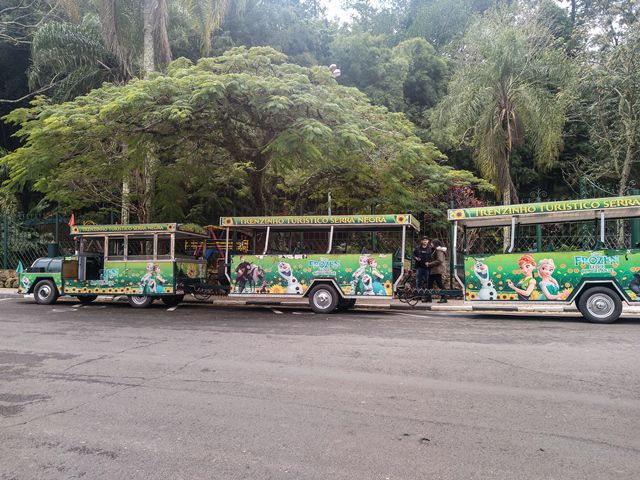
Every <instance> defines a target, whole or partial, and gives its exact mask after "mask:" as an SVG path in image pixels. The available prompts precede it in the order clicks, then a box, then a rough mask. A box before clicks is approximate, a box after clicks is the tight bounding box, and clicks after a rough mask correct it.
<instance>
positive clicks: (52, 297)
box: [33, 280, 60, 305]
mask: <svg viewBox="0 0 640 480" xmlns="http://www.w3.org/2000/svg"><path fill="white" fill-rule="evenodd" d="M59 296H60V294H59V293H58V288H57V287H56V284H55V283H53V282H52V281H51V280H40V281H39V282H38V283H37V284H36V286H35V287H34V288H33V297H34V298H35V300H36V303H38V304H40V305H51V304H53V303H56V300H58V297H59Z"/></svg>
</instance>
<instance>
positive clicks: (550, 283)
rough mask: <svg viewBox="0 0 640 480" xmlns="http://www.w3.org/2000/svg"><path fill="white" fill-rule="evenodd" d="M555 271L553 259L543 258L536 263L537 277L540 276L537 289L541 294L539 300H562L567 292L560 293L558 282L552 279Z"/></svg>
mask: <svg viewBox="0 0 640 480" xmlns="http://www.w3.org/2000/svg"><path fill="white" fill-rule="evenodd" d="M555 269H556V264H555V263H554V262H553V258H544V259H542V260H540V262H538V275H540V282H539V283H538V287H540V291H541V292H542V295H541V298H540V300H564V298H565V296H566V293H567V292H566V291H563V292H561V291H560V286H559V285H558V281H557V280H556V279H555V278H553V272H554V271H555Z"/></svg>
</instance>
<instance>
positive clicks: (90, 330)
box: [0, 298, 640, 480]
mask: <svg viewBox="0 0 640 480" xmlns="http://www.w3.org/2000/svg"><path fill="white" fill-rule="evenodd" d="M0 334H1V337H0V338H1V340H0V478H2V479H3V480H9V479H29V480H31V479H67V478H85V479H109V480H113V479H147V478H153V479H252V480H254V479H366V480H369V479H383V480H384V479H483V480H484V479H509V480H513V479H562V480H567V479H609V478H616V479H618V478H620V479H623V478H624V479H637V478H639V477H640V368H639V367H640V320H634V319H630V318H626V319H624V320H623V321H621V322H620V323H618V324H614V325H591V324H587V323H583V322H582V321H580V320H579V319H578V318H577V317H570V316H563V317H550V316H544V317H541V316H535V315H530V316H528V317H526V316H523V315H515V314H511V315H506V316H487V315H470V314H464V315H462V314H460V315H456V314H451V313H443V314H437V313H418V312H416V313H411V312H395V313H393V312H386V311H378V312H348V313H346V314H339V315H338V314H335V315H330V316H325V315H314V314H312V313H311V312H310V311H306V310H289V309H285V308H280V307H276V309H275V310H272V309H268V308H264V307H256V308H236V309H230V308H215V307H211V306H204V305H189V306H180V307H178V308H177V309H176V310H174V311H168V310H167V308H166V307H162V306H160V305H158V306H155V307H153V308H151V309H148V310H135V309H132V308H130V307H128V305H125V304H114V303H102V304H100V303H98V304H95V305H90V306H86V307H84V306H78V305H75V304H74V303H72V302H62V303H58V304H57V305H55V306H52V307H46V306H38V305H35V304H33V303H32V301H31V300H27V299H15V298H14V299H9V298H7V299H2V300H0Z"/></svg>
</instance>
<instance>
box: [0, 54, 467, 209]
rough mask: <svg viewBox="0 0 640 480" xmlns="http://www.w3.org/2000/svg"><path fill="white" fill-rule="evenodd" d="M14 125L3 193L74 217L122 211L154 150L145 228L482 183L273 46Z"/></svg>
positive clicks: (419, 201) (142, 197)
mask: <svg viewBox="0 0 640 480" xmlns="http://www.w3.org/2000/svg"><path fill="white" fill-rule="evenodd" d="M9 120H10V121H12V122H14V123H18V124H20V126H21V130H20V131H19V136H20V137H21V138H22V139H23V140H24V146H23V147H22V148H20V149H18V150H16V151H14V152H12V153H10V154H9V155H8V156H6V157H5V158H4V160H3V163H4V164H6V165H9V166H10V168H11V170H10V175H11V177H10V180H9V182H8V184H7V186H6V187H5V188H9V189H11V188H20V186H21V185H24V184H25V183H29V182H33V185H34V188H35V189H37V190H38V191H40V192H42V193H43V194H44V195H45V196H46V198H48V199H50V200H52V201H56V202H60V204H61V205H63V206H65V207H67V208H79V207H87V208H96V207H97V206H104V205H116V204H117V203H118V199H119V198H120V196H121V194H122V192H121V189H122V184H121V182H120V181H119V180H118V179H121V178H123V175H124V173H125V172H129V171H134V172H135V171H138V172H140V171H142V170H143V166H144V163H145V158H146V156H147V155H148V153H149V151H153V152H154V154H155V155H156V156H157V159H158V162H159V163H158V183H157V185H156V190H154V191H153V192H149V191H148V189H147V187H146V184H145V181H144V179H142V178H140V179H137V178H136V177H135V176H133V177H132V180H131V182H130V190H131V192H130V195H131V198H130V199H131V204H132V209H133V211H134V213H135V214H136V215H137V216H138V219H139V220H141V221H148V220H150V219H152V218H162V217H166V216H168V215H171V216H174V218H175V217H176V216H177V217H180V218H184V217H188V216H189V215H190V214H192V213H193V212H200V213H201V214H203V215H204V214H205V213H209V212H211V210H210V209H209V210H207V208H208V207H207V206H206V205H208V204H209V205H211V204H213V205H218V206H219V207H220V208H221V209H226V210H225V211H226V212H228V211H229V207H231V206H232V207H233V208H235V209H236V211H239V212H246V213H265V212H267V211H268V212H282V211H286V210H287V209H289V208H293V207H294V206H295V205H296V202H298V201H299V199H300V198H305V199H307V200H308V203H306V205H305V206H306V208H308V209H314V208H320V206H321V204H322V203H323V200H322V199H323V198H325V194H326V191H327V190H331V191H332V192H333V193H334V198H335V199H336V201H337V202H338V205H339V207H340V208H341V209H343V210H345V211H349V210H350V211H355V210H362V209H368V208H369V207H370V206H371V205H372V204H377V205H379V206H380V208H385V209H387V208H388V209H392V208H401V207H402V208H412V207H415V208H420V207H424V206H425V205H426V204H427V203H428V202H429V201H430V200H431V198H432V197H433V196H434V195H436V194H439V193H442V192H443V191H445V190H446V188H448V186H450V185H452V184H454V183H460V184H467V183H469V182H472V181H474V179H473V177H472V176H471V175H470V174H468V173H466V172H457V171H454V170H452V169H450V168H448V167H444V166H441V165H439V163H438V162H439V161H440V160H442V159H443V156H442V154H441V153H440V152H438V151H437V149H436V148H435V147H434V146H433V145H431V144H424V143H422V142H420V141H419V139H418V138H417V137H416V136H415V132H414V127H413V125H412V124H411V123H409V122H408V121H407V120H406V118H405V117H404V115H403V114H397V113H390V112H389V111H387V109H386V108H384V107H374V106H372V105H371V104H370V103H369V101H368V100H367V98H366V97H365V96H364V95H363V94H362V93H360V92H359V91H357V90H356V89H353V88H348V87H342V86H339V85H338V84H337V83H336V82H335V80H334V79H333V78H332V77H331V74H330V72H329V71H328V69H326V68H325V67H314V68H304V67H301V66H298V65H294V64H290V63H287V61H286V57H285V56H284V55H283V54H281V53H278V52H276V51H275V50H273V49H270V48H253V49H245V48H237V49H233V50H230V51H228V52H226V53H225V54H224V55H223V56H221V57H217V58H208V59H201V60H200V61H199V62H198V63H197V64H196V65H193V64H191V62H189V61H188V60H186V59H179V60H176V61H174V62H173V63H172V64H170V66H169V69H168V73H167V74H166V75H160V74H154V75H152V76H150V77H149V78H148V79H146V80H134V81H131V82H129V83H128V84H127V85H124V86H115V85H105V86H103V87H102V88H100V89H96V90H93V91H92V92H90V93H89V94H88V95H86V96H82V97H78V98H76V99H75V100H74V101H71V102H65V103H62V104H50V103H48V102H46V101H44V100H38V101H37V102H35V103H34V104H33V105H32V106H31V107H30V108H26V109H19V110H16V111H14V112H13V113H12V114H11V115H10V116H9ZM167 192H171V194H167ZM150 194H152V195H153V204H154V206H155V210H153V211H150V210H149V209H148V208H147V205H148V204H149V202H148V199H147V198H146V197H147V196H148V195H150ZM176 199H178V200H176ZM229 201H231V202H232V203H233V205H230V204H229ZM209 214H210V213H209ZM192 217H193V215H191V218H192ZM193 219H194V220H203V219H202V218H197V219H196V218H193Z"/></svg>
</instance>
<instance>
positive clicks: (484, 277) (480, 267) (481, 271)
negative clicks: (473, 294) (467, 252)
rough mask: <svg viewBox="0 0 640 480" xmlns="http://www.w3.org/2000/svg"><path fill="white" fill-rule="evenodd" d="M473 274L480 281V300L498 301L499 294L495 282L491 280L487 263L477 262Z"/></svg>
mask: <svg viewBox="0 0 640 480" xmlns="http://www.w3.org/2000/svg"><path fill="white" fill-rule="evenodd" d="M473 273H475V274H476V277H478V280H479V281H480V291H479V292H478V300H496V299H497V298H498V292H496V289H495V287H494V286H493V282H492V281H491V279H490V278H489V267H488V266H487V265H486V264H485V263H483V262H481V261H477V262H476V263H475V265H474V266H473Z"/></svg>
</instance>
